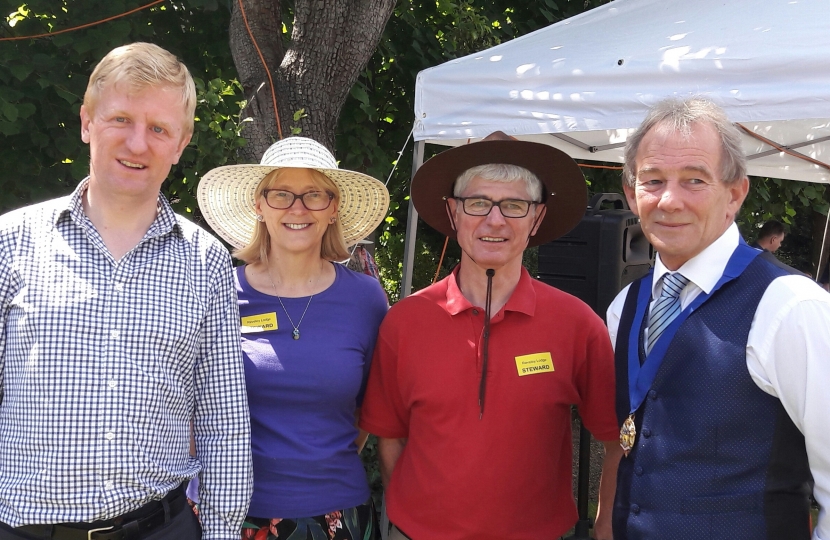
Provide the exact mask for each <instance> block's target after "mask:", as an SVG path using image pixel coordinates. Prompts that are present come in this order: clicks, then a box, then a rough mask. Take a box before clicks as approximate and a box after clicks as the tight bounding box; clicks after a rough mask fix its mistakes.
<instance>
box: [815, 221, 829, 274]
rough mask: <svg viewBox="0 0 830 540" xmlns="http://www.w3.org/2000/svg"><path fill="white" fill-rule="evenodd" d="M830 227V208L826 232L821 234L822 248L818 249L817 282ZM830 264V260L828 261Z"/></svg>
mask: <svg viewBox="0 0 830 540" xmlns="http://www.w3.org/2000/svg"><path fill="white" fill-rule="evenodd" d="M828 227H830V209H828V210H827V219H826V220H825V221H824V234H823V235H822V236H821V249H820V250H818V264H816V277H815V279H814V280H813V281H815V282H816V283H818V282H819V280H820V279H821V261H822V259H824V246H825V243H826V242H827V228H828ZM828 264H830V261H828Z"/></svg>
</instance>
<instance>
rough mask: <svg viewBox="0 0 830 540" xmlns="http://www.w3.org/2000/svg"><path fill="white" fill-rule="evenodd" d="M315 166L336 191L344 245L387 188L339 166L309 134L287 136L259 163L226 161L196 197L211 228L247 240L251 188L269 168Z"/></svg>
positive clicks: (371, 220)
mask: <svg viewBox="0 0 830 540" xmlns="http://www.w3.org/2000/svg"><path fill="white" fill-rule="evenodd" d="M288 167H290V168H305V169H314V170H315V171H318V172H320V173H322V174H324V175H326V176H328V177H329V178H330V179H331V181H332V182H334V185H336V186H337V189H338V190H339V191H340V203H339V206H338V208H337V216H338V219H339V220H340V224H341V226H342V228H343V237H344V240H345V241H346V245H347V246H351V245H353V244H355V243H357V242H358V241H360V240H362V239H364V238H366V237H367V236H368V235H369V234H371V232H372V231H374V230H375V229H376V228H377V227H378V225H380V224H381V222H382V221H383V218H385V217H386V212H387V210H388V209H389V191H388V190H387V189H386V186H385V185H383V183H382V182H380V181H379V180H377V179H375V178H372V177H371V176H369V175H366V174H363V173H359V172H355V171H348V170H345V169H340V168H338V167H337V161H336V160H335V159H334V156H333V155H332V154H331V152H329V151H328V149H327V148H326V147H325V146H323V145H322V144H320V143H318V142H317V141H315V140H313V139H309V138H306V137H288V138H285V139H282V140H281V141H277V142H275V143H274V144H272V145H271V146H270V148H268V150H266V151H265V154H263V156H262V161H261V163H260V164H259V165H226V166H223V167H217V168H215V169H213V170H211V171H209V172H208V173H207V174H205V176H204V177H203V178H202V180H201V181H200V182H199V188H198V189H197V192H196V199H197V201H198V203H199V209H200V210H201V211H202V215H203V216H204V218H205V221H207V223H208V225H210V228H211V229H213V231H214V232H215V233H216V234H218V235H219V236H221V237H222V238H223V239H225V240H226V241H227V242H228V243H229V244H230V245H232V246H234V247H235V248H240V249H241V248H243V247H244V246H245V245H247V244H248V242H250V241H251V236H252V234H253V232H254V226H255V224H256V211H255V210H254V205H255V204H256V188H257V186H259V183H260V182H261V181H262V179H263V178H265V177H266V176H267V175H268V173H270V172H271V171H275V170H277V169H282V168H288Z"/></svg>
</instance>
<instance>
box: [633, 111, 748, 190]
mask: <svg viewBox="0 0 830 540" xmlns="http://www.w3.org/2000/svg"><path fill="white" fill-rule="evenodd" d="M695 124H709V125H711V126H712V127H713V128H714V129H715V131H717V133H718V135H720V140H721V156H720V158H721V159H720V162H721V163H720V165H721V170H720V176H721V181H722V182H723V183H724V184H731V183H733V182H736V181H738V180H740V179H741V178H744V177H745V176H746V156H744V152H743V149H742V148H741V132H740V131H739V130H738V128H737V127H735V125H734V124H733V123H732V122H730V121H729V119H728V118H727V117H726V113H725V112H724V111H723V109H721V108H720V107H719V106H718V105H716V104H715V103H713V102H712V101H710V100H709V99H706V98H703V97H700V96H694V97H690V98H686V99H678V98H669V99H664V100H663V101H660V102H659V103H657V104H655V105H654V106H653V107H652V108H651V109H650V110H649V111H648V114H647V115H646V118H645V120H643V123H642V124H640V127H638V128H637V131H635V132H634V134H632V135H631V136H630V137H629V138H628V139H627V140H626V142H625V165H624V167H623V179H624V182H625V183H626V185H627V186H628V187H634V182H635V180H636V179H637V163H636V158H637V151H638V150H639V149H640V143H641V142H643V138H645V136H646V134H647V133H648V132H649V131H650V130H651V129H653V128H655V127H660V128H665V129H667V130H669V131H670V132H673V133H680V134H682V135H683V136H684V137H688V136H689V135H690V134H691V132H692V127H693V126H694V125H695Z"/></svg>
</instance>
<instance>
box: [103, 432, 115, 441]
mask: <svg viewBox="0 0 830 540" xmlns="http://www.w3.org/2000/svg"><path fill="white" fill-rule="evenodd" d="M104 436H105V437H106V438H107V440H108V441H111V440H113V439H114V438H115V433H113V432H112V431H107V434H106V435H104Z"/></svg>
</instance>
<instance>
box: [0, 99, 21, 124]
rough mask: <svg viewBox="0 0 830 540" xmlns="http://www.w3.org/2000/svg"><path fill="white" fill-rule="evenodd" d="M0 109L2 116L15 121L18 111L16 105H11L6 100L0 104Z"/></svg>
mask: <svg viewBox="0 0 830 540" xmlns="http://www.w3.org/2000/svg"><path fill="white" fill-rule="evenodd" d="M0 110H2V111H3V116H5V117H6V118H8V120H9V121H10V122H15V121H17V116H18V112H17V107H16V106H14V105H12V104H11V103H9V102H7V101H4V102H3V103H2V104H0Z"/></svg>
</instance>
